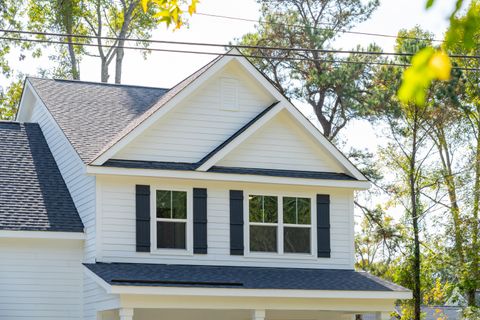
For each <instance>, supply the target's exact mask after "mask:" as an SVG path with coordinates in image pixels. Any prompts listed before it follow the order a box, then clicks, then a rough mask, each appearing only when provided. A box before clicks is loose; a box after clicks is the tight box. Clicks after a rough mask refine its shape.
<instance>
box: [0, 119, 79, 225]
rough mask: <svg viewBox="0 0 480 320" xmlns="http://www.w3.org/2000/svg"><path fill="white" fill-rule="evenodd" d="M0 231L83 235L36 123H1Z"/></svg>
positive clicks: (68, 194)
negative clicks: (75, 233)
mask: <svg viewBox="0 0 480 320" xmlns="http://www.w3.org/2000/svg"><path fill="white" fill-rule="evenodd" d="M0 150H1V152H0V190H1V192H0V229H1V230H23V231H64V232H83V224H82V221H81V220H80V217H79V215H78V212H77V209H76V208H75V205H74V203H73V200H72V198H71V196H70V193H69V191H68V189H67V186H66V185H65V182H64V181H63V178H62V175H61V174H60V171H59V170H58V168H57V164H56V163H55V160H54V158H53V156H52V154H51V152H50V149H49V147H48V145H47V142H46V141H45V138H44V136H43V134H42V131H41V129H40V127H39V125H38V124H36V123H24V124H20V123H18V122H0Z"/></svg>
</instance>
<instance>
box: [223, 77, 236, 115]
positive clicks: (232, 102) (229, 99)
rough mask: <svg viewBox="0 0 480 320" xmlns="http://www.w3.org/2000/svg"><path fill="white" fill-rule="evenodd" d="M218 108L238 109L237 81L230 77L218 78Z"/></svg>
mask: <svg viewBox="0 0 480 320" xmlns="http://www.w3.org/2000/svg"><path fill="white" fill-rule="evenodd" d="M220 94H221V101H220V108H221V109H222V110H228V111H238V81H237V80H235V79H232V78H221V79H220Z"/></svg>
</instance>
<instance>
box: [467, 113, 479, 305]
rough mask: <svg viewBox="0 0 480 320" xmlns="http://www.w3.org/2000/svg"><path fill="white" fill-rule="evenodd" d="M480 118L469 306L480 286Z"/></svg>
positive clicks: (473, 302)
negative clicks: (479, 217) (479, 218)
mask: <svg viewBox="0 0 480 320" xmlns="http://www.w3.org/2000/svg"><path fill="white" fill-rule="evenodd" d="M477 114H479V115H480V106H477ZM479 121H480V120H478V119H477V137H476V139H477V141H476V150H475V182H474V187H473V205H472V219H471V223H472V226H471V227H472V245H471V253H470V254H471V256H472V264H471V270H470V274H471V276H472V280H473V281H472V282H473V284H472V285H471V287H470V288H469V290H468V292H467V299H468V305H469V306H476V301H475V291H476V289H478V288H479V286H480V271H479V262H480V261H479V259H480V258H479V254H480V252H479V251H480V246H479V241H478V240H479V239H478V237H479V231H480V230H479V223H480V222H479V220H478V210H479V206H480V122H479Z"/></svg>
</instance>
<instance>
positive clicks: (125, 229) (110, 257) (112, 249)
mask: <svg viewBox="0 0 480 320" xmlns="http://www.w3.org/2000/svg"><path fill="white" fill-rule="evenodd" d="M97 182H98V183H100V184H101V187H100V189H99V190H100V191H99V195H98V203H99V214H100V221H101V223H100V224H99V232H100V234H99V237H100V239H101V240H100V242H101V243H100V246H101V247H100V251H101V254H100V255H99V257H98V259H99V261H105V262H114V261H116V262H142V263H174V264H175V263H180V264H181V263H192V264H218V265H251V266H283V267H288V266H290V267H312V268H341V269H352V268H353V191H352V190H347V189H335V188H332V189H326V188H312V187H297V186H286V185H285V186H274V185H259V184H240V183H222V182H200V181H181V180H162V179H141V178H138V179H135V178H113V177H102V178H100V177H99V178H98V179H97ZM135 184H149V185H151V186H152V188H153V187H154V186H156V185H157V186H165V185H167V186H171V188H181V189H184V188H192V187H199V188H202V187H204V188H207V190H208V191H207V192H208V202H207V203H208V204H207V206H208V207H207V210H208V211H207V214H208V224H207V228H208V254H207V255H193V256H191V255H184V256H182V255H164V254H156V253H139V252H136V251H135ZM231 189H235V190H245V194H246V192H247V191H252V192H256V193H257V194H258V193H260V194H262V193H270V192H278V193H280V194H282V193H285V194H286V193H295V194H297V195H300V196H310V197H315V194H317V193H327V194H330V195H331V249H332V257H331V258H316V256H306V257H305V256H304V257H298V256H284V257H280V256H277V257H274V258H266V257H258V256H257V257H253V256H231V255H230V240H229V239H230V238H229V237H230V236H229V234H230V225H229V220H230V218H229V190H231Z"/></svg>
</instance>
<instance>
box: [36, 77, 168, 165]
mask: <svg viewBox="0 0 480 320" xmlns="http://www.w3.org/2000/svg"><path fill="white" fill-rule="evenodd" d="M27 81H28V82H29V83H30V84H31V85H32V87H33V89H34V90H35V92H36V94H37V95H38V96H39V97H40V99H41V100H42V102H43V103H44V104H45V106H46V107H47V109H48V111H49V112H50V113H51V114H52V116H53V118H54V119H55V121H56V122H57V123H58V125H59V126H60V128H61V129H62V131H63V132H64V134H65V136H66V137H67V139H68V140H69V141H70V143H71V144H72V146H73V147H74V148H75V150H76V151H77V153H78V155H79V156H80V158H81V159H82V160H83V161H84V162H85V163H89V162H90V161H91V160H92V159H93V158H94V157H95V155H96V154H98V153H99V152H100V150H102V148H104V146H106V145H107V144H108V143H110V142H111V141H112V140H113V139H114V137H115V136H116V135H118V133H119V132H121V131H122V130H124V129H125V128H126V127H128V125H129V124H130V123H131V122H132V121H134V120H135V119H137V118H138V117H140V116H141V115H143V114H144V113H145V112H146V111H147V110H148V109H149V108H151V107H152V105H154V103H155V102H157V101H158V100H159V99H160V98H161V97H162V96H164V95H165V94H166V93H167V91H168V90H167V89H163V88H149V87H139V86H138V87H137V86H128V85H114V84H107V83H94V82H83V81H71V80H57V79H55V80H50V79H39V78H27Z"/></svg>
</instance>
